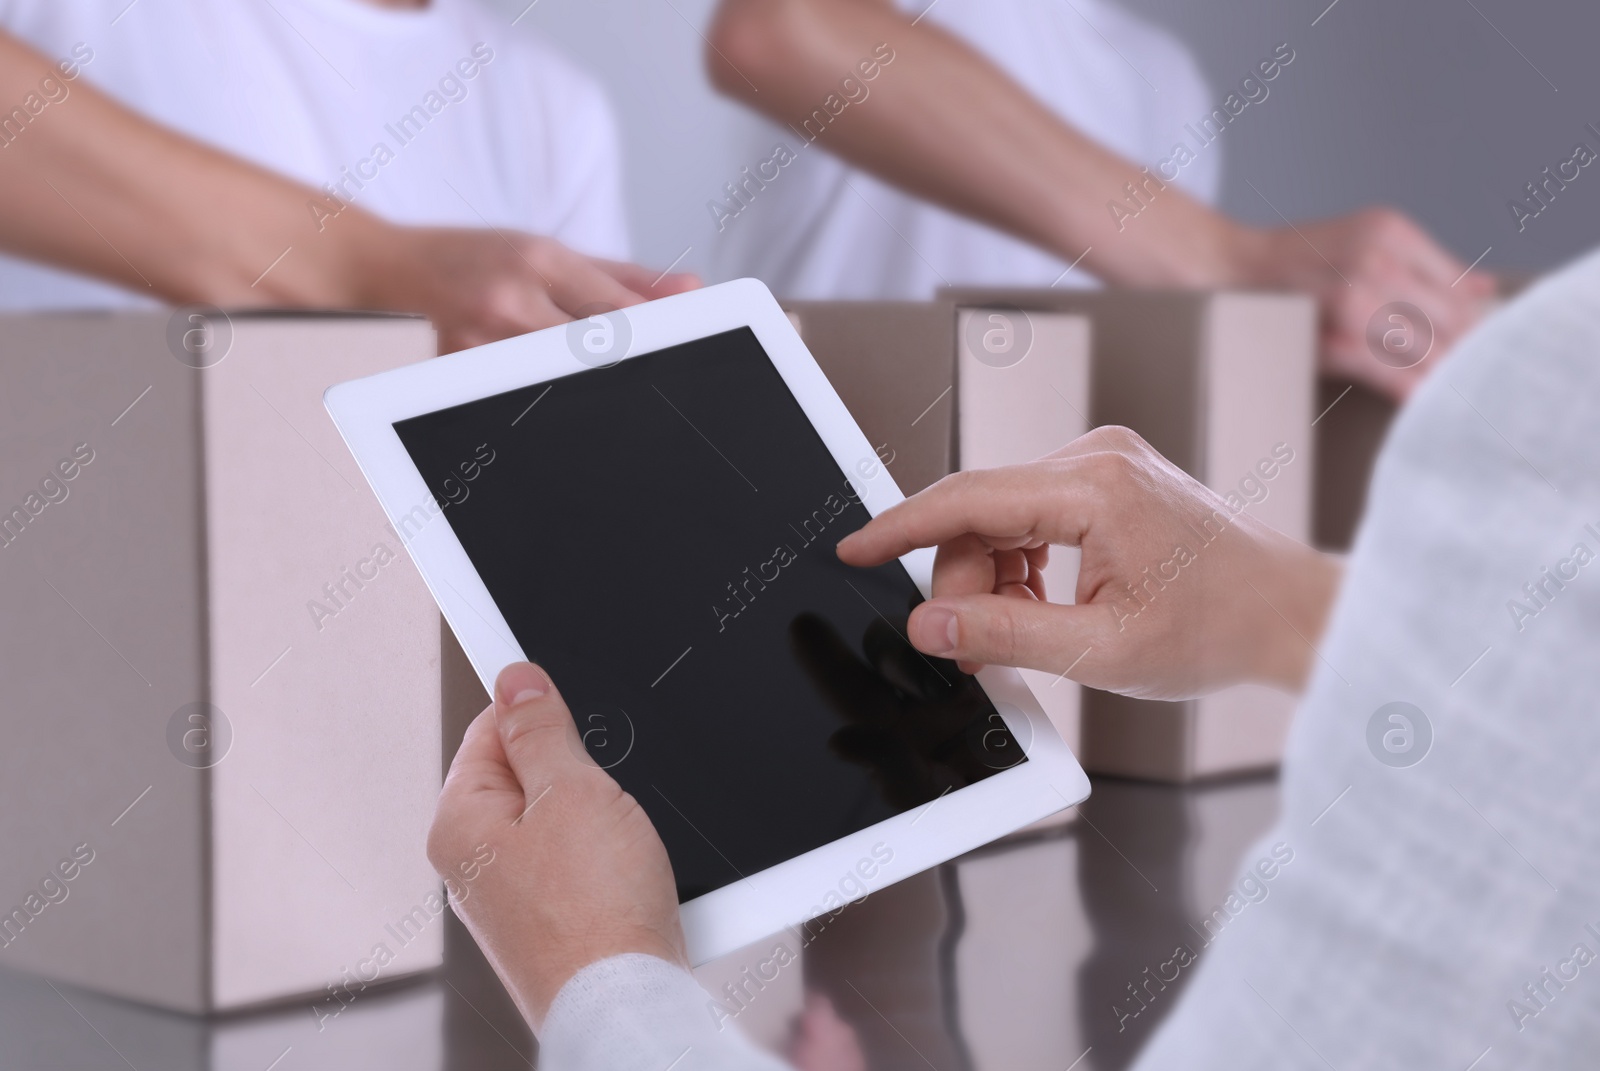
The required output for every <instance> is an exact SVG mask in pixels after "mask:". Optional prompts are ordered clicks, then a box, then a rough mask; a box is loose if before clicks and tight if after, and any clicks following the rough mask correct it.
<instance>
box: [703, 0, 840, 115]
mask: <svg viewBox="0 0 1600 1071" xmlns="http://www.w3.org/2000/svg"><path fill="white" fill-rule="evenodd" d="M817 14H818V13H817V12H816V10H815V4H814V0H722V3H721V4H720V5H719V6H718V8H717V14H716V17H715V18H714V19H713V20H712V23H711V28H710V30H709V32H708V33H707V34H706V44H707V48H706V74H707V75H708V76H709V78H710V79H711V84H712V86H714V87H715V88H716V90H717V92H719V93H721V94H723V95H724V96H729V97H734V98H736V99H739V100H743V101H746V102H747V103H754V97H755V94H756V87H757V86H760V85H768V84H771V83H772V81H773V80H774V79H777V78H781V77H782V76H783V72H784V71H786V70H790V69H793V67H794V66H795V65H796V63H798V62H801V61H802V57H801V51H802V47H803V44H804V42H805V41H806V40H808V39H811V38H813V37H814V36H815V33H814V28H815V25H816V19H817Z"/></svg>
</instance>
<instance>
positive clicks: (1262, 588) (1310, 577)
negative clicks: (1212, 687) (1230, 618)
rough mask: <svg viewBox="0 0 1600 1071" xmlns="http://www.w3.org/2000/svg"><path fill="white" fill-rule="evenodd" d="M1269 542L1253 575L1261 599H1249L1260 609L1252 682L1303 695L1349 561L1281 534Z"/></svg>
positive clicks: (1247, 600)
mask: <svg viewBox="0 0 1600 1071" xmlns="http://www.w3.org/2000/svg"><path fill="white" fill-rule="evenodd" d="M1263 542H1264V544H1265V545H1266V554H1265V555H1264V558H1263V560H1262V561H1260V562H1259V564H1258V567H1257V568H1254V569H1252V570H1250V572H1249V574H1248V575H1249V578H1250V584H1251V586H1252V587H1253V588H1254V589H1255V590H1254V594H1255V595H1256V596H1257V597H1258V598H1256V599H1254V600H1251V599H1244V600H1243V602H1244V605H1246V606H1251V605H1252V603H1256V604H1258V605H1255V606H1254V609H1255V611H1256V612H1255V615H1254V621H1255V623H1256V628H1255V629H1254V631H1255V632H1256V638H1257V642H1256V643H1255V644H1254V645H1253V646H1254V650H1255V652H1256V667H1255V668H1256V671H1255V673H1254V674H1253V675H1252V679H1254V680H1259V681H1263V682H1265V683H1268V684H1274V685H1277V686H1278V687H1280V688H1284V689H1287V690H1288V691H1291V692H1296V693H1298V692H1301V691H1303V690H1304V689H1305V686H1306V682H1307V681H1308V680H1310V678H1311V671H1312V670H1313V669H1315V668H1316V663H1317V659H1318V657H1319V656H1318V654H1317V647H1318V645H1320V643H1321V641H1322V635H1323V632H1324V631H1325V630H1326V628H1327V624H1328V614H1329V612H1330V611H1331V610H1332V609H1333V602H1334V598H1335V597H1336V596H1337V595H1338V592H1339V585H1340V583H1341V582H1342V581H1343V579H1344V559H1343V558H1340V557H1338V556H1337V555H1333V554H1324V553H1322V552H1320V551H1316V550H1313V549H1311V548H1310V547H1308V546H1305V545H1304V544H1302V543H1297V542H1295V541H1294V540H1292V539H1289V538H1288V537H1286V536H1281V535H1278V534H1277V533H1276V532H1273V533H1270V535H1269V536H1268V538H1266V539H1265V540H1264V541H1263Z"/></svg>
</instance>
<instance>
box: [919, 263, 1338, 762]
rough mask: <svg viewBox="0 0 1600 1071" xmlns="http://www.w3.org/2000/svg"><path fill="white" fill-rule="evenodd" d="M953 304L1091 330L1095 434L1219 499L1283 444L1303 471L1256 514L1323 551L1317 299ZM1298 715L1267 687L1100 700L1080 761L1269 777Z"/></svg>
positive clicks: (1094, 701)
mask: <svg viewBox="0 0 1600 1071" xmlns="http://www.w3.org/2000/svg"><path fill="white" fill-rule="evenodd" d="M941 297H942V299H943V300H946V301H951V302H954V303H955V304H957V305H958V306H961V307H967V306H985V307H996V306H1011V307H1015V308H1019V309H1023V310H1027V311H1030V312H1031V311H1033V310H1046V311H1053V312H1066V313H1074V314H1078V315H1082V316H1086V317H1088V319H1089V320H1090V322H1091V324H1092V335H1093V349H1094V372H1093V384H1094V386H1093V405H1092V412H1091V413H1090V417H1091V420H1092V423H1093V424H1094V425H1097V426H1098V425H1101V424H1122V425H1126V426H1127V427H1130V428H1132V429H1133V430H1134V431H1137V432H1138V433H1139V434H1140V435H1142V436H1143V437H1144V438H1145V440H1146V441H1148V442H1149V443H1150V444H1151V445H1152V446H1153V447H1155V448H1156V449H1157V450H1158V451H1160V452H1161V453H1162V454H1163V455H1164V456H1166V457H1167V458H1168V459H1170V460H1171V461H1172V462H1173V463H1175V464H1177V465H1178V466H1180V467H1181V468H1183V469H1184V470H1185V471H1187V472H1189V473H1190V474H1191V475H1193V476H1194V477H1195V478H1196V479H1198V480H1200V481H1201V482H1202V483H1205V484H1206V485H1207V486H1208V487H1211V488H1212V489H1213V490H1216V491H1219V492H1222V493H1226V492H1227V491H1229V490H1231V489H1233V488H1234V487H1235V486H1236V485H1237V483H1238V481H1239V480H1240V479H1241V478H1242V477H1244V476H1246V475H1247V474H1249V473H1250V471H1251V469H1252V468H1253V466H1254V464H1255V463H1256V461H1257V460H1258V459H1260V458H1263V457H1266V456H1267V455H1268V454H1269V453H1270V452H1271V450H1272V448H1273V447H1274V445H1275V444H1277V443H1279V442H1283V443H1286V444H1288V445H1289V447H1290V448H1292V449H1293V450H1294V452H1295V461H1294V463H1293V464H1292V465H1289V466H1286V467H1284V468H1283V469H1282V471H1281V473H1280V474H1279V475H1278V476H1276V477H1275V479H1274V481H1273V482H1272V484H1271V486H1270V493H1269V495H1268V497H1267V498H1266V500H1265V501H1263V502H1261V503H1259V504H1258V505H1252V506H1251V507H1250V509H1251V511H1252V512H1253V513H1254V514H1255V515H1256V516H1257V517H1258V518H1260V519H1262V520H1264V521H1266V523H1268V524H1270V525H1272V526H1273V527H1275V528H1277V529H1278V530H1279V531H1282V532H1283V533H1285V534H1286V535H1289V536H1292V537H1293V538H1296V539H1300V540H1302V541H1309V540H1310V538H1311V529H1310V521H1311V487H1312V477H1313V473H1314V471H1315V465H1316V462H1315V454H1316V450H1315V442H1314V432H1313V429H1312V427H1311V421H1312V419H1313V416H1314V414H1313V412H1312V406H1313V398H1312V391H1313V386H1314V382H1315V381H1314V358H1315V342H1316V335H1315V328H1316V321H1315V308H1314V305H1313V303H1312V301H1311V299H1309V298H1306V297H1303V296H1298V295H1286V294H1257V293H1228V292H1224V293H1202V292H1183V291H1169V292H1152V291H1087V290H1073V291H1062V290H949V291H945V292H944V293H943V294H942V295H941ZM1197 631H1198V632H1201V633H1203V631H1204V629H1203V627H1201V628H1199V629H1197ZM1292 712H1293V699H1292V698H1291V697H1289V696H1287V695H1284V694H1282V693H1279V692H1276V691H1273V690H1271V689H1268V688H1265V687H1260V686H1254V685H1247V686H1241V687H1239V688H1232V689H1228V690H1226V691H1223V692H1219V693H1217V694H1215V695H1212V696H1207V697H1205V698H1202V699H1197V700H1189V701H1185V702H1180V703H1160V702H1154V701H1150V700H1135V699H1127V698H1125V697H1121V696H1113V695H1110V694H1108V693H1104V692H1098V691H1095V690H1092V689H1091V690H1088V691H1087V692H1086V698H1085V704H1084V713H1083V731H1082V742H1081V749H1080V750H1079V753H1078V754H1079V759H1080V761H1081V762H1082V763H1083V766H1084V768H1085V769H1086V770H1089V771H1090V772H1092V773H1107V774H1119V775H1123V776H1130V777H1141V778H1148V779H1152V780H1159V781H1173V782H1184V781H1190V780H1194V779H1196V778H1202V777H1209V776H1216V775H1221V774H1232V773H1240V772H1244V771H1248V770H1254V769H1262V768H1267V767H1271V766H1274V765H1276V764H1277V762H1278V761H1279V758H1280V756H1281V752H1282V744H1283V739H1284V736H1285V734H1286V733H1287V730H1288V723H1289V718H1290V716H1291V714H1292Z"/></svg>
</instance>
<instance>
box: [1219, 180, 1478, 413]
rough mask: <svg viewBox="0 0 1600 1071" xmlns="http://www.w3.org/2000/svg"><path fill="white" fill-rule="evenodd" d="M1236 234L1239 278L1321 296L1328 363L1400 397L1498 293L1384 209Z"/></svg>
mask: <svg viewBox="0 0 1600 1071" xmlns="http://www.w3.org/2000/svg"><path fill="white" fill-rule="evenodd" d="M1237 234H1238V239H1239V240H1238V241H1237V242H1236V243H1235V245H1236V249H1237V254H1236V260H1237V278H1235V279H1233V280H1231V281H1232V282H1234V283H1239V284H1243V285H1248V286H1264V287H1270V288H1274V289H1287V290H1300V291H1304V292H1306V293H1309V294H1311V295H1312V296H1314V297H1315V298H1316V299H1317V304H1318V308H1319V313H1320V321H1321V322H1320V333H1321V348H1320V351H1319V358H1320V362H1319V363H1320V366H1321V370H1322V371H1323V372H1324V373H1326V374H1328V375H1332V376H1337V377H1339V378H1341V379H1349V380H1352V381H1354V382H1357V383H1361V384H1363V385H1365V386H1368V387H1371V388H1372V389H1373V390H1376V391H1378V392H1379V393H1380V394H1384V395H1386V396H1388V397H1390V398H1393V399H1395V400H1397V401H1403V400H1404V399H1405V398H1406V397H1407V396H1408V395H1409V394H1410V393H1411V391H1412V389H1413V388H1415V387H1416V385H1417V384H1418V383H1420V382H1422V379H1423V377H1424V376H1426V375H1427V373H1428V371H1429V370H1430V369H1431V368H1432V367H1433V366H1434V365H1435V364H1437V363H1438V362H1439V361H1440V360H1441V359H1442V358H1443V357H1444V356H1445V354H1446V353H1448V352H1449V350H1450V348H1451V347H1452V346H1454V345H1455V343H1456V341H1457V340H1458V339H1460V338H1461V336H1462V335H1464V334H1466V332H1467V331H1468V330H1470V329H1471V328H1472V326H1473V325H1474V324H1476V323H1477V322H1478V320H1479V318H1480V317H1481V316H1482V315H1483V312H1484V310H1485V308H1486V305H1487V302H1488V301H1489V299H1490V298H1491V297H1493V295H1494V291H1495V284H1494V280H1493V278H1492V277H1491V276H1489V275H1486V274H1481V273H1477V272H1469V271H1468V270H1467V266H1466V265H1465V264H1463V263H1461V262H1460V261H1458V260H1457V259H1456V258H1455V257H1453V256H1451V255H1450V254H1449V253H1448V252H1446V251H1445V250H1444V249H1442V248H1441V247H1440V246H1439V244H1438V243H1437V242H1435V241H1434V240H1433V239H1432V238H1430V237H1429V236H1428V234H1427V232H1425V231H1424V230H1422V228H1421V227H1419V226H1417V225H1416V224H1415V223H1414V222H1412V221H1411V220H1410V219H1409V218H1407V217H1406V216H1404V215H1401V214H1400V213H1398V212H1393V211H1389V210H1386V209H1369V210H1366V211H1362V212H1356V213H1354V214H1352V215H1349V216H1342V217H1340V218H1338V219H1331V220H1324V221H1320V222H1307V223H1299V224H1294V225H1291V226H1286V227H1280V228H1275V229H1272V230H1265V231H1253V230H1240V231H1238V232H1237ZM1402 306H1410V308H1404V307H1402ZM1418 313H1420V315H1418Z"/></svg>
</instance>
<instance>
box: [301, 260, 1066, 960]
mask: <svg viewBox="0 0 1600 1071" xmlns="http://www.w3.org/2000/svg"><path fill="white" fill-rule="evenodd" d="M932 356H933V355H931V354H930V357H932ZM326 402H327V406H328V410H329V412H330V413H331V414H332V415H333V418H334V421H335V422H336V423H337V424H338V426H339V430H340V431H341V432H342V433H343V435H344V438H345V441H346V442H347V443H348V444H349V446H350V449H351V451H352V452H353V453H354V454H355V457H356V460H357V461H358V462H359V463H360V465H361V469H362V471H363V472H364V473H365V474H366V476H367V479H368V480H369V481H371V483H372V487H373V489H374V490H375V491H376V492H377V495H378V498H379V500H380V501H381V502H382V503H383V507H384V509H385V511H387V513H388V515H389V518H390V520H391V521H392V523H393V524H394V527H395V530H396V532H397V533H398V534H399V536H400V537H401V538H402V540H403V541H404V542H405V543H406V546H407V547H408V549H409V550H410V553H411V556H412V558H413V559H414V560H415V562H416V564H417V568H418V569H419V570H420V571H421V573H422V576H423V578H424V580H426V581H427V584H428V587H429V588H430V589H431V590H432V592H433V595H434V598H435V599H437V600H438V602H439V606H440V608H441V609H442V610H443V611H444V615H445V617H446V619H447V620H448V621H449V622H450V626H451V628H452V629H454V630H455V634H456V636H457V637H458V638H459V639H460V641H461V645H462V647H463V648H464V649H465V650H466V653H467V655H468V657H470V658H471V660H472V664H473V666H474V667H475V668H476V670H477V672H478V675H479V676H480V677H481V678H482V679H483V682H484V685H485V686H486V687H491V688H492V686H493V682H494V679H495V677H496V675H497V674H498V673H499V671H500V670H501V669H502V668H503V667H504V666H505V665H507V664H508V663H510V662H513V661H518V660H522V659H530V660H532V661H535V662H538V663H539V664H540V665H542V666H544V667H545V669H546V670H548V671H549V672H550V674H551V676H552V677H553V679H554V680H555V682H556V685H557V687H559V688H560V689H561V692H562V694H563V696H565V698H566V699H567V701H568V703H569V704H570V706H571V708H572V713H573V716H574V718H575V720H576V722H577V725H578V729H579V732H580V733H581V734H582V735H583V737H584V741H585V744H586V745H587V749H588V754H589V755H590V756H591V757H592V758H593V760H594V761H595V762H596V763H597V764H598V765H599V766H601V767H603V768H605V769H606V770H608V771H609V772H610V774H611V776H613V777H615V778H616V779H617V780H618V781H619V782H620V783H621V784H622V786H623V788H625V789H626V790H627V791H629V792H630V793H632V794H633V796H634V797H635V798H636V799H637V800H638V801H639V803H640V804H641V805H642V806H643V807H644V809H645V811H646V812H647V813H648V814H649V816H650V819H651V821H653V822H654V823H655V827H656V829H657V831H658V832H659V833H660V834H661V839H662V840H663V841H664V842H665V843H666V847H667V853H668V855H669V856H670V858H671V860H672V868H673V873H674V874H675V876H676V878H677V883H678V895H679V899H680V901H681V902H682V914H683V926H684V933H685V936H686V938H687V940H688V948H689V954H690V956H691V958H692V959H693V961H694V962H695V963H697V964H698V963H703V962H705V961H707V960H710V959H713V958H716V957H718V956H721V955H724V954H726V953H728V952H731V951H733V950H735V949H738V948H741V947H743V946H744V945H746V944H749V943H750V942H752V941H755V940H758V939H760V938H762V937H765V936H768V935H770V934H772V933H775V932H778V931H780V930H782V929H783V928H785V927H787V926H792V925H797V924H800V923H805V922H808V921H809V920H813V919H818V918H820V917H823V916H827V915H831V914H834V913H837V912H838V911H839V910H841V909H842V908H843V907H844V905H845V904H846V903H848V902H851V901H855V900H859V899H861V898H862V897H864V896H866V895H867V894H868V893H870V892H871V891H873V890H875V889H878V888H881V887H882V886H884V885H887V884H889V883H891V882H894V881H898V880H900V879H902V878H905V877H908V876H910V875H912V874H915V873H917V872H919V871H922V870H925V869H927V868H928V867H931V866H935V865H937V864H939V863H942V862H944V861H946V860H948V859H951V858H952V857H954V856H957V855H960V854H961V853H963V852H966V851H969V850H970V849H972V848H975V847H978V846H979V845H981V844H984V843H986V842H988V841H991V840H993V839H995V838H997V837H1000V836H1003V835H1005V834H1006V833H1009V832H1012V831H1014V830H1016V829H1019V828H1021V827H1022V826H1025V825H1027V824H1029V823H1031V822H1034V821H1036V820H1038V819H1040V818H1043V817H1044V816H1046V815H1048V814H1051V813H1053V812H1056V811H1059V810H1061V809H1062V808H1065V807H1068V806H1070V805H1072V804H1075V803H1077V802H1079V801H1080V800H1082V799H1083V798H1084V797H1085V796H1087V795H1088V792H1089V784H1088V780H1087V779H1086V778H1085V777H1084V774H1083V771H1082V770H1081V769H1080V768H1079V766H1078V764H1077V762H1076V760H1074V759H1073V757H1072V754H1071V753H1070V752H1069V751H1068V750H1067V748H1066V746H1065V745H1064V744H1063V743H1062V742H1061V738H1060V737H1059V736H1058V735H1057V734H1056V732H1055V731H1054V729H1053V728H1052V727H1051V726H1050V724H1049V722H1048V721H1047V720H1046V718H1045V716H1044V714H1043V712H1042V711H1041V710H1040V708H1039V705H1038V703H1037V702H1036V701H1035V700H1034V698H1033V696H1032V695H1031V693H1030V692H1029V691H1028V689H1027V686H1026V685H1025V684H1023V682H1022V680H1021V678H1020V677H1019V676H1018V675H1017V674H1016V673H1015V672H1013V671H1011V670H1005V669H998V668H991V669H986V670H984V671H983V672H982V673H980V674H979V675H978V677H977V678H976V680H975V679H973V678H971V677H967V676H965V675H963V674H961V673H960V672H959V671H957V669H956V668H955V665H954V664H953V663H950V662H946V661H942V660H939V659H931V658H926V657H924V656H922V655H921V654H920V653H918V652H917V651H916V650H915V649H914V648H912V647H911V646H910V644H909V643H908V642H907V641H906V639H905V622H906V616H907V614H908V612H909V611H910V609H911V608H912V607H913V606H914V605H915V604H916V603H918V602H919V601H921V600H922V599H923V598H924V597H925V596H926V595H927V593H928V591H929V586H930V580H931V575H932V567H933V552H932V551H918V552H916V553H913V554H909V555H907V556H906V557H904V558H902V559H900V560H899V561H897V562H890V563H889V564H887V565H884V566H880V567H878V568H876V569H855V568H852V567H850V566H847V565H844V564H843V563H841V562H840V561H839V559H838V557H837V556H836V555H835V553H834V545H835V544H836V543H837V542H838V541H839V540H840V539H841V538H843V536H844V535H845V534H846V533H848V532H851V531H853V530H855V529H856V528H859V527H861V526H862V525H863V524H865V523H866V521H867V519H868V518H869V516H872V515H875V514H877V513H880V512H881V511H883V510H884V509H887V508H888V507H890V506H892V505H894V504H895V503H897V502H899V501H900V500H901V498H902V495H901V493H900V490H899V489H898V488H897V487H896V486H895V483H894V480H893V479H892V478H891V477H890V475H889V473H888V471H887V469H886V468H885V462H886V459H887V458H888V457H889V453H888V451H889V449H890V448H891V447H890V446H889V445H883V444H880V445H878V446H877V448H875V446H874V444H872V443H869V442H868V441H867V440H866V438H865V437H864V436H863V435H862V433H861V430H860V429H859V428H858V427H857V426H856V423H855V421H854V420H853V419H851V417H850V414H849V413H848V412H847V411H846V410H845V407H844V405H843V403H841V402H840V401H839V397H838V395H836V394H835V393H834V391H833V388H832V387H831V386H830V385H829V383H828V380H827V379H826V378H825V377H824V376H823V374H822V372H821V370H820V369H819V368H818V367H817V364H816V362H815V361H814V360H813V359H812V357H811V355H810V353H808V352H807V350H806V348H805V345H804V344H803V343H802V342H801V341H800V337H799V336H798V335H797V334H796V333H795V331H794V329H793V328H792V327H791V326H790V324H789V321H788V319H787V317H785V315H784V313H783V311H782V310H781V309H780V308H779V307H778V304H777V302H775V301H774V300H773V299H772V296H771V294H769V293H768V292H767V290H766V288H765V287H764V286H762V285H761V284H760V283H758V282H755V281H753V280H748V279H747V280H740V281H738V282H732V283H727V284H724V285H721V286H714V287H708V288H706V289H704V290H698V291H695V292H693V293H687V294H682V295H679V296H675V297H669V298H665V299H663V300H660V301H655V302H651V303H649V304H645V305H639V306H636V307H634V308H630V309H627V310H623V311H620V312H612V313H607V314H605V315H602V316H596V317H593V318H591V319H588V320H580V321H576V322H574V323H572V324H569V325H567V326H565V327H558V328H552V329H550V330H547V331H538V332H535V333H533V334H530V335H524V336H522V337H520V338H513V339H508V340H506V341H503V342H497V343H494V344H492V345H488V346H481V347H479V348H477V349H474V350H468V351H465V352H462V353H456V354H452V355H450V356H448V357H441V358H439V359H437V360H433V361H427V362H424V363H422V364H414V365H409V366H407V367H404V368H399V369H396V370H394V371H392V372H386V373H384V374H382V375H378V376H373V377H370V378H368V379H362V380H358V381H355V382H351V383H344V384H340V385H339V386H336V387H334V388H332V389H331V390H329V391H328V393H327V395H326ZM880 455H882V456H880ZM820 925H822V923H817V922H813V923H811V926H812V928H813V929H815V928H817V927H818V926H820Z"/></svg>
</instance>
